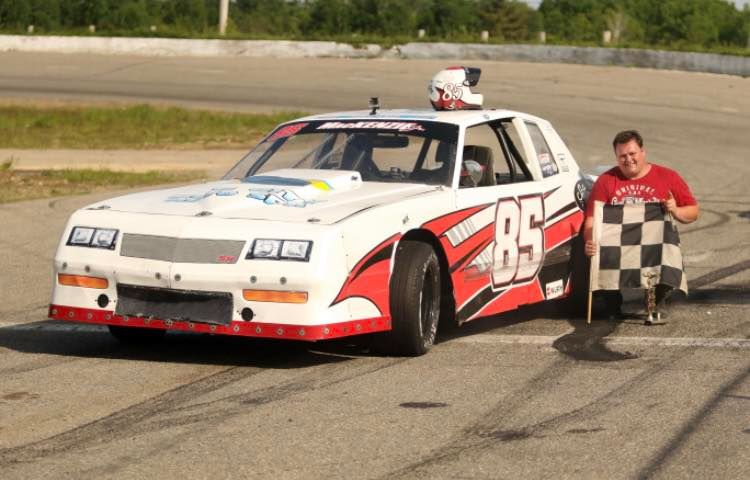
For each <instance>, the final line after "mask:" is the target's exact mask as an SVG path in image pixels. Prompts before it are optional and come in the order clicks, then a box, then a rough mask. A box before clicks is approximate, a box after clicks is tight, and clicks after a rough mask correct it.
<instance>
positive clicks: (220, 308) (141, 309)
mask: <svg viewBox="0 0 750 480" xmlns="http://www.w3.org/2000/svg"><path fill="white" fill-rule="evenodd" d="M117 296H118V301H117V307H116V308H115V313H116V314H117V315H123V316H129V317H149V318H158V319H160V320H179V321H186V322H188V321H189V322H195V323H210V324H215V325H229V324H230V323H231V322H232V308H233V305H234V302H233V298H232V294H231V293H227V292H204V291H198V290H175V289H171V288H157V287H141V286H137V285H124V284H120V283H118V284H117Z"/></svg>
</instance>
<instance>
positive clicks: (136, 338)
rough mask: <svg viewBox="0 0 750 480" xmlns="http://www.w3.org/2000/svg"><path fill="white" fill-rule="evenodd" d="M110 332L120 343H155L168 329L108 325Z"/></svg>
mask: <svg viewBox="0 0 750 480" xmlns="http://www.w3.org/2000/svg"><path fill="white" fill-rule="evenodd" d="M107 326H108V327H109V333H111V334H112V336H113V337H115V338H116V339H117V341H118V342H120V343H125V344H128V345H137V344H148V343H155V342H158V341H159V340H161V339H162V338H164V335H165V334H166V333H167V331H166V330H161V329H158V328H140V327H120V326H117V325H107Z"/></svg>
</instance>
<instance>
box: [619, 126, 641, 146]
mask: <svg viewBox="0 0 750 480" xmlns="http://www.w3.org/2000/svg"><path fill="white" fill-rule="evenodd" d="M631 140H635V143H637V144H638V146H639V147H641V148H643V137H642V136H641V134H640V133H638V130H623V131H622V132H620V133H618V134H617V135H615V139H614V140H612V148H617V146H618V145H625V144H626V143H628V142H630V141H631Z"/></svg>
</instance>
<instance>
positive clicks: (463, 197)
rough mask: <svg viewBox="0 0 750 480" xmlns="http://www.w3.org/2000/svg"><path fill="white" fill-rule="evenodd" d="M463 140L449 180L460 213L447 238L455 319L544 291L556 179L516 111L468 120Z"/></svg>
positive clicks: (488, 312)
mask: <svg viewBox="0 0 750 480" xmlns="http://www.w3.org/2000/svg"><path fill="white" fill-rule="evenodd" d="M462 147H463V148H462V151H461V152H460V158H459V161H460V166H461V174H460V176H458V178H456V179H455V183H454V184H455V186H456V204H457V207H458V209H459V211H462V212H465V218H464V217H463V216H462V217H459V218H461V221H460V222H459V223H457V224H456V225H455V226H454V227H453V228H451V229H450V230H448V231H447V232H446V234H445V240H444V245H445V246H446V251H447V252H448V256H449V261H450V262H451V263H450V269H451V276H452V278H453V285H454V290H455V295H456V309H457V317H458V320H459V322H460V323H463V322H466V321H469V320H472V319H474V318H477V317H480V316H486V315H492V314H496V313H500V312H504V311H507V310H511V309H514V308H516V307H517V306H519V305H523V304H527V303H534V302H538V301H541V300H544V299H545V298H546V297H547V295H546V293H545V285H542V284H541V283H540V280H539V278H540V273H541V272H542V271H543V270H544V268H545V266H546V265H545V256H546V247H547V246H548V245H547V242H546V238H545V219H546V212H547V210H548V209H549V207H553V208H554V206H552V205H549V204H548V202H547V197H548V196H549V194H550V192H551V191H554V190H555V189H556V188H557V189H559V187H560V185H559V183H558V182H556V181H555V179H554V178H553V176H549V180H548V179H547V177H544V176H543V174H542V171H541V167H540V166H539V164H538V162H537V161H536V159H537V154H536V149H535V147H534V144H533V140H532V137H531V135H530V134H529V131H528V127H527V125H526V123H525V122H524V120H522V119H520V118H507V119H502V120H497V121H491V122H486V123H481V124H478V125H474V126H471V127H468V128H467V129H466V131H465V135H464V142H463V145H462ZM531 159H533V160H531ZM480 172H481V174H480ZM559 284H560V285H563V282H562V281H560V282H559ZM555 285H557V283H555V284H554V285H553V287H554V286H555Z"/></svg>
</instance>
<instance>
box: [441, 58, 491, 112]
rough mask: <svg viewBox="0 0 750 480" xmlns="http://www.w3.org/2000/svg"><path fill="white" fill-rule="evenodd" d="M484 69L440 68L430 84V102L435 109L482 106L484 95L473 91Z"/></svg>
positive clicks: (466, 108) (461, 108) (462, 108)
mask: <svg viewBox="0 0 750 480" xmlns="http://www.w3.org/2000/svg"><path fill="white" fill-rule="evenodd" d="M481 74H482V70H481V69H479V68H474V67H448V68H446V69H445V70H440V71H439V72H438V73H437V74H436V75H435V76H434V77H432V80H431V81H430V84H429V86H428V91H429V93H430V103H432V107H433V108H434V109H435V110H476V109H481V108H482V102H483V101H484V97H482V94H481V93H472V92H471V88H469V87H473V86H475V85H476V84H477V83H479V76H480V75H481Z"/></svg>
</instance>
